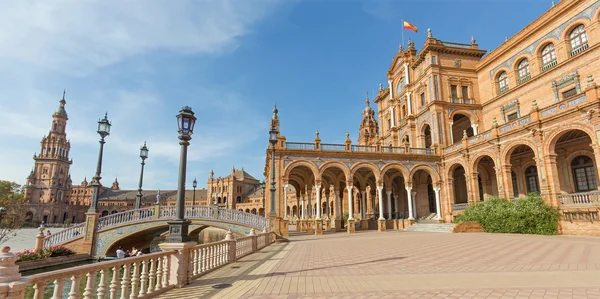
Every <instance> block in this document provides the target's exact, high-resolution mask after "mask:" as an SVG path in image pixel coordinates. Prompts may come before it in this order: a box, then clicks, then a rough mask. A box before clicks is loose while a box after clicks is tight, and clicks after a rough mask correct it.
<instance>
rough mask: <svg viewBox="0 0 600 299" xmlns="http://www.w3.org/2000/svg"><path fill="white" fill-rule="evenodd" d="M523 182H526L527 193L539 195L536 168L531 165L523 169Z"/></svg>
mask: <svg viewBox="0 0 600 299" xmlns="http://www.w3.org/2000/svg"><path fill="white" fill-rule="evenodd" d="M525 180H526V182H527V193H534V192H536V193H540V183H539V182H538V174H537V167H536V166H534V165H532V166H529V167H527V169H525Z"/></svg>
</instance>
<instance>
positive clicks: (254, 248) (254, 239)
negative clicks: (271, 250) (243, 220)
mask: <svg viewBox="0 0 600 299" xmlns="http://www.w3.org/2000/svg"><path fill="white" fill-rule="evenodd" d="M248 236H250V237H252V252H253V253H254V252H257V251H258V236H256V232H255V231H254V229H253V228H251V229H250V233H249V234H248Z"/></svg>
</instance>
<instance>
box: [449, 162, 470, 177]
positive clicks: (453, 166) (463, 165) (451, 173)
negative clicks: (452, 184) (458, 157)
mask: <svg viewBox="0 0 600 299" xmlns="http://www.w3.org/2000/svg"><path fill="white" fill-rule="evenodd" d="M465 165H467V164H466V163H465V162H464V161H456V162H454V163H452V164H451V165H450V167H448V172H447V173H446V177H447V178H451V177H452V176H453V174H454V170H456V167H458V166H462V168H463V169H465V170H467V169H469V167H466V166H465Z"/></svg>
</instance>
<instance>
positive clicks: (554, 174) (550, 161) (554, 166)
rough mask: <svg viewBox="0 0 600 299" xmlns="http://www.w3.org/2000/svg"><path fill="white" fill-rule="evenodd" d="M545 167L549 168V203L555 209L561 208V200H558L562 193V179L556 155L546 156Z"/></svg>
mask: <svg viewBox="0 0 600 299" xmlns="http://www.w3.org/2000/svg"><path fill="white" fill-rule="evenodd" d="M544 160H545V163H544V164H545V165H546V166H547V171H548V183H549V184H548V185H549V187H550V193H551V194H550V199H549V203H550V204H551V205H552V206H553V207H557V208H558V207H560V200H559V199H558V195H559V194H560V193H561V187H560V179H559V172H558V163H557V161H556V155H552V154H550V155H546V156H544Z"/></svg>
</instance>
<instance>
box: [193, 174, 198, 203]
mask: <svg viewBox="0 0 600 299" xmlns="http://www.w3.org/2000/svg"><path fill="white" fill-rule="evenodd" d="M192 187H194V195H193V196H192V206H195V205H196V187H198V182H197V181H196V178H194V182H192Z"/></svg>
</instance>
